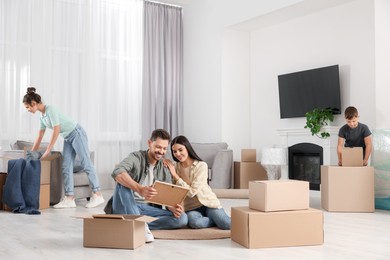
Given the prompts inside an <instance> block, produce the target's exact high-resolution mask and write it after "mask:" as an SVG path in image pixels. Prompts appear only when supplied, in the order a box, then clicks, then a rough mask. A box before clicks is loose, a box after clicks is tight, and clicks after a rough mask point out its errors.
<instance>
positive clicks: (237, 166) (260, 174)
mask: <svg viewBox="0 0 390 260" xmlns="http://www.w3.org/2000/svg"><path fill="white" fill-rule="evenodd" d="M253 180H267V172H266V171H265V170H264V168H263V166H261V164H260V163H259V162H257V161H256V149H242V150H241V161H240V162H234V188H235V189H248V183H249V182H250V181H253Z"/></svg>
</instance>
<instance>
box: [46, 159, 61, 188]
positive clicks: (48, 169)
mask: <svg viewBox="0 0 390 260" xmlns="http://www.w3.org/2000/svg"><path fill="white" fill-rule="evenodd" d="M60 156H61V155H60V153H55V154H52V155H49V156H47V157H46V158H44V159H42V160H41V184H50V173H51V168H52V167H51V164H52V163H53V160H55V159H57V158H58V157H60Z"/></svg>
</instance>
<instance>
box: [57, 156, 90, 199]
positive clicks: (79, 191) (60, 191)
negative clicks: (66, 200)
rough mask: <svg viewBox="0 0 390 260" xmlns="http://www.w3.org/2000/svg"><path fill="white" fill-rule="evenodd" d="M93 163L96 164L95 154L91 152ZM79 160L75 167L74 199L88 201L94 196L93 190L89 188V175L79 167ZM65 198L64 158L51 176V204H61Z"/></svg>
mask: <svg viewBox="0 0 390 260" xmlns="http://www.w3.org/2000/svg"><path fill="white" fill-rule="evenodd" d="M90 156H91V160H92V163H94V157H95V153H94V152H90ZM76 161H77V158H76V160H75V163H74V164H75V165H74V166H73V171H74V172H73V181H74V197H75V199H87V200H89V198H90V197H91V196H92V190H91V188H90V187H89V180H88V176H87V174H86V173H85V172H84V171H83V170H82V169H80V167H79V166H78V165H77V162H76ZM64 196H65V191H64V184H63V178H62V156H61V158H60V163H59V165H58V169H57V170H56V171H54V172H52V173H51V176H50V204H52V205H54V204H57V203H58V202H60V200H61V198H62V197H64Z"/></svg>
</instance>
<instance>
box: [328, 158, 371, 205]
mask: <svg viewBox="0 0 390 260" xmlns="http://www.w3.org/2000/svg"><path fill="white" fill-rule="evenodd" d="M321 206H322V208H324V209H325V210H327V211H338V212H374V211H375V188H374V168H373V167H369V166H365V167H364V166H363V167H356V166H353V167H345V166H342V167H339V166H321Z"/></svg>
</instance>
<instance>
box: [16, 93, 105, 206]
mask: <svg viewBox="0 0 390 260" xmlns="http://www.w3.org/2000/svg"><path fill="white" fill-rule="evenodd" d="M23 104H24V106H25V107H26V109H27V111H28V112H31V113H35V112H37V111H39V112H41V113H42V114H41V117H40V121H41V127H40V130H39V133H38V137H37V138H36V140H35V142H34V146H33V147H32V150H33V151H36V150H38V148H39V146H40V144H41V141H42V138H43V135H44V134H45V130H46V128H50V129H52V130H53V134H52V136H51V138H50V143H49V145H48V147H47V149H46V151H45V152H44V154H43V155H42V157H41V158H45V157H46V156H48V155H49V154H50V151H51V149H52V148H53V146H54V144H55V143H56V141H57V138H58V135H59V134H61V135H62V137H63V138H64V150H63V154H62V156H63V163H62V175H63V179H64V186H65V187H64V189H65V197H64V198H63V199H62V200H61V201H60V202H59V203H58V204H56V205H54V208H56V209H62V208H74V207H76V203H75V199H74V192H73V189H74V184H73V161H74V158H75V156H76V154H77V155H78V156H79V157H80V161H81V164H82V166H83V168H84V170H85V172H86V173H87V175H88V179H89V183H90V185H91V186H92V191H93V193H94V194H93V196H92V198H91V199H90V201H89V202H88V203H87V205H86V207H87V208H93V207H96V206H98V205H100V204H102V203H104V198H103V196H102V194H101V193H100V191H99V189H100V187H99V180H98V177H97V175H96V172H95V168H94V166H93V164H92V162H91V159H90V157H89V149H88V140H87V135H86V133H85V131H84V129H83V128H82V127H81V126H80V125H79V124H77V123H76V122H75V121H73V120H72V119H70V118H69V117H67V116H65V115H64V114H62V113H61V112H60V111H59V110H57V109H56V108H54V107H52V106H48V105H45V104H43V103H42V100H41V96H40V95H38V94H37V93H36V92H35V88H33V87H30V88H27V94H26V95H25V96H24V97H23Z"/></svg>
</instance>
